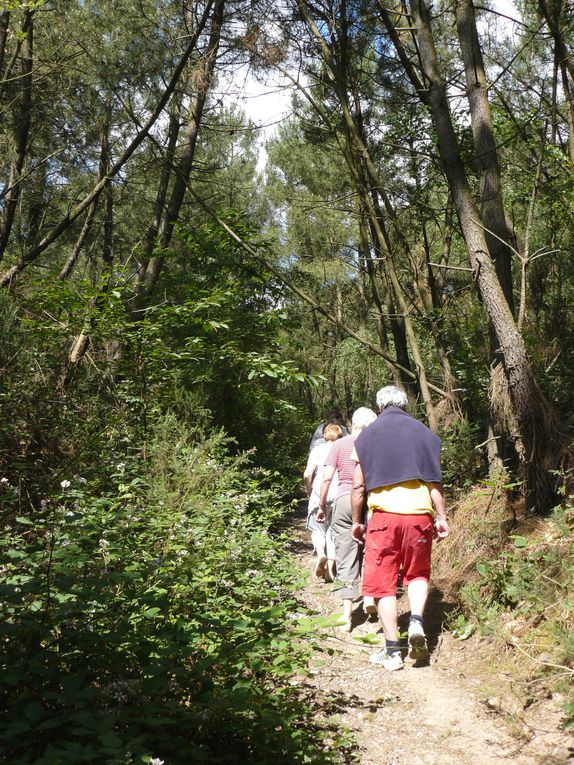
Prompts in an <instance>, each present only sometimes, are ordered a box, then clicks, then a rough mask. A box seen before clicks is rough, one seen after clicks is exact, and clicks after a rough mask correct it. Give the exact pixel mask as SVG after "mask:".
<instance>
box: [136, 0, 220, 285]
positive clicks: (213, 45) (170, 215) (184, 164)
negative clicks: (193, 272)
mask: <svg viewBox="0 0 574 765" xmlns="http://www.w3.org/2000/svg"><path fill="white" fill-rule="evenodd" d="M224 11H225V0H216V2H215V7H214V11H213V18H212V20H211V31H210V35H209V42H208V45H207V50H206V52H205V56H204V58H203V61H202V66H201V68H200V71H199V72H197V73H196V75H195V80H196V82H197V93H196V95H195V98H194V100H193V103H192V106H191V108H190V116H189V123H188V131H187V140H186V144H185V146H184V149H183V153H182V156H181V158H180V160H179V163H178V166H177V169H176V174H175V180H174V184H173V188H172V191H171V196H170V199H169V202H168V204H167V209H166V211H165V215H164V219H163V222H162V225H161V228H160V231H159V247H160V249H161V250H162V253H163V251H165V250H167V248H168V247H169V245H170V243H171V238H172V236H173V230H174V227H175V224H176V222H177V219H178V217H179V213H180V210H181V207H182V204H183V200H184V197H185V192H186V191H187V186H188V183H189V179H190V177H191V169H192V166H193V161H194V158H195V149H196V146H197V139H198V136H199V128H200V125H201V120H202V117H203V111H204V108H205V103H206V101H207V96H208V93H209V91H210V89H211V85H212V83H213V76H214V72H215V64H216V61H217V52H218V50H219V43H220V40H221V27H222V24H223V15H224ZM164 259H165V255H163V254H161V255H155V256H153V257H152V258H151V259H150V260H149V262H148V264H147V267H146V269H145V271H144V272H143V273H140V274H139V276H138V278H139V282H140V285H141V286H142V287H143V288H144V289H146V290H149V289H151V288H152V287H153V286H154V285H155V283H156V282H157V280H158V278H159V275H160V273H161V269H162V268H163V263H164Z"/></svg>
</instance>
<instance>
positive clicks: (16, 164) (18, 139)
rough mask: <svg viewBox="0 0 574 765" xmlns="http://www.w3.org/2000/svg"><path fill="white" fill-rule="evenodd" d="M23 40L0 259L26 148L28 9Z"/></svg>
mask: <svg viewBox="0 0 574 765" xmlns="http://www.w3.org/2000/svg"><path fill="white" fill-rule="evenodd" d="M25 28H26V32H25V35H26V37H25V39H24V42H23V45H22V79H21V92H20V95H19V98H18V100H17V103H16V115H15V119H14V156H13V158H12V167H11V169H10V180H9V181H8V191H7V192H6V194H5V196H4V210H3V213H2V220H1V221H0V260H2V258H3V257H4V253H5V252H6V247H7V246H8V242H9V240H10V234H11V232H12V226H13V225H14V218H15V216H16V209H17V206H18V200H19V198H20V192H21V180H22V170H23V168H24V162H25V161H26V154H27V151H28V136H29V134H30V124H31V120H32V68H33V54H34V27H33V23H32V11H27V12H26V23H25Z"/></svg>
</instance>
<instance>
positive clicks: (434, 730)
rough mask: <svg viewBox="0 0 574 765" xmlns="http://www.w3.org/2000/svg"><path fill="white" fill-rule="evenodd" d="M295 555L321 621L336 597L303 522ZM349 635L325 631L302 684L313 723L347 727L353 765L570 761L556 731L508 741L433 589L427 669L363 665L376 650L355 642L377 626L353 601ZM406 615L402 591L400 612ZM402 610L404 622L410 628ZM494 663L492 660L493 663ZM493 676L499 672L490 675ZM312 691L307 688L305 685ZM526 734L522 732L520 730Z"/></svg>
mask: <svg viewBox="0 0 574 765" xmlns="http://www.w3.org/2000/svg"><path fill="white" fill-rule="evenodd" d="M293 534H294V536H293V543H292V550H293V552H295V554H296V555H297V556H298V557H299V559H300V562H301V564H302V565H303V566H304V567H305V568H306V569H307V570H308V571H309V572H310V578H309V585H308V586H307V588H306V589H305V591H304V592H303V593H301V598H302V600H303V602H304V603H305V605H307V606H308V607H309V608H311V609H312V610H313V611H315V612H317V613H319V614H321V615H324V616H327V615H331V614H336V613H338V611H339V604H340V600H339V598H338V596H337V594H336V593H334V592H333V585H330V584H325V583H324V582H323V581H322V580H320V579H318V578H317V577H315V575H314V568H315V562H316V558H314V556H313V554H312V551H311V546H310V542H309V532H308V531H307V530H306V529H305V527H304V521H302V520H297V522H296V524H295V527H294V528H293ZM353 609H354V613H353V631H352V633H351V634H346V633H343V632H341V631H340V630H339V629H338V628H337V627H333V628H328V629H324V630H322V637H321V641H320V642H321V644H322V646H323V648H324V649H328V648H333V649H334V653H333V654H332V655H329V654H328V653H327V652H325V653H320V654H319V655H318V658H319V660H320V666H318V667H314V668H313V669H312V677H311V679H310V680H309V681H307V683H306V684H305V685H306V686H307V688H308V690H313V691H315V694H316V699H317V714H318V718H319V719H328V720H329V721H330V722H332V723H333V722H334V723H335V725H336V726H339V727H340V729H341V730H342V729H343V728H348V729H350V730H351V731H352V733H353V735H354V737H355V739H356V741H357V742H358V745H359V750H358V752H355V753H354V754H355V757H356V759H355V760H354V762H360V763H361V765H498V763H503V762H505V763H508V762H512V763H516V765H562V764H563V763H566V762H569V763H572V762H573V760H572V759H570V756H571V753H569V752H568V751H567V750H566V752H565V750H564V747H563V745H559V743H558V741H557V739H556V736H555V735H552V734H555V733H556V729H554V731H552V730H546V731H537V734H536V735H532V736H531V737H530V738H529V740H528V741H526V740H525V738H524V736H521V737H516V736H513V735H512V734H511V732H510V730H509V729H508V727H507V725H506V724H505V722H504V720H503V717H502V716H501V715H500V714H499V713H497V712H496V711H493V710H491V709H489V704H488V703H487V702H488V701H490V703H491V705H492V706H496V703H497V699H494V698H493V699H489V696H488V695H485V691H484V688H481V690H482V692H481V693H480V695H482V696H483V700H482V701H481V700H480V699H479V695H478V693H477V689H478V686H481V685H482V682H483V679H484V678H479V677H474V673H473V658H472V651H469V653H470V656H465V655H464V654H465V652H466V651H467V644H466V643H463V642H461V641H457V640H455V639H454V638H453V637H452V636H451V635H450V634H449V633H442V622H443V617H444V613H445V611H447V610H448V605H447V604H446V605H445V604H443V603H442V600H441V598H440V592H439V591H438V590H436V589H434V590H433V591H432V593H431V596H430V597H429V603H428V605H427V613H426V615H425V629H426V632H427V637H428V641H429V648H430V652H431V656H430V662H429V664H428V665H427V666H417V667H415V666H413V665H412V663H411V662H409V660H408V659H406V660H405V667H404V669H403V670H401V671H398V672H389V671H387V670H385V669H383V668H380V667H377V666H373V665H371V664H369V662H368V658H369V655H370V654H371V653H374V652H375V651H377V650H378V648H377V646H374V645H372V646H371V645H365V644H364V643H361V642H359V641H357V640H356V639H355V638H357V637H360V636H364V635H367V634H375V633H376V632H377V630H378V624H377V622H376V621H369V620H368V619H367V617H366V616H365V614H364V613H363V610H362V607H361V605H360V603H359V602H356V603H355V604H354V606H353ZM405 609H408V605H407V604H406V595H404V594H403V595H402V596H401V597H400V598H399V610H400V611H403V612H404V611H405ZM406 618H408V617H407V614H404V615H403V617H401V618H400V620H399V623H400V625H401V629H402V630H403V631H404V630H405V628H406ZM496 662H497V657H496V656H493V657H492V663H493V664H496ZM494 671H495V672H496V670H494ZM309 685H310V686H311V688H309ZM521 732H523V731H521Z"/></svg>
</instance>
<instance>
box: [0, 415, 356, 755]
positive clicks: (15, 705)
mask: <svg viewBox="0 0 574 765" xmlns="http://www.w3.org/2000/svg"><path fill="white" fill-rule="evenodd" d="M104 462H105V461H104ZM105 472H106V470H105V464H104V465H102V467H101V471H100V478H99V480H97V481H89V482H87V481H86V480H85V479H83V478H82V477H81V476H75V477H70V478H69V479H65V480H63V481H62V482H61V486H60V488H59V490H58V492H57V493H55V494H54V495H53V496H50V497H47V498H46V499H45V500H43V501H41V503H40V510H39V511H37V512H35V513H32V512H29V513H27V514H24V515H18V516H17V517H16V518H15V520H14V521H13V522H11V523H10V524H9V525H7V526H5V527H4V531H3V538H2V546H3V547H4V550H5V555H4V556H3V557H4V560H5V561H6V562H5V563H4V565H3V567H2V577H1V582H2V583H1V585H0V604H1V605H0V608H1V610H2V620H1V626H0V633H1V643H2V655H1V657H0V672H1V673H2V677H3V683H2V687H1V689H0V695H1V697H2V708H3V710H4V712H3V718H4V719H3V724H2V726H1V727H0V751H1V752H2V759H3V761H5V762H10V763H12V765H25V764H26V765H27V764H28V763H34V764H35V765H72V764H73V765H82V764H83V763H98V764H99V763H109V765H116V764H117V765H127V763H138V762H139V763H149V762H153V761H154V760H155V761H156V762H157V761H164V762H165V764H166V765H184V763H185V764H186V763H194V762H198V763H199V762H206V761H209V762H210V763H214V764H217V763H227V764H232V763H243V762H250V763H270V762H274V763H298V762H300V763H327V762H329V763H332V762H337V761H338V759H339V755H338V754H337V750H338V748H339V746H340V745H341V744H342V737H340V736H337V735H333V731H331V730H329V731H327V730H326V729H323V730H320V729H317V728H316V726H315V725H314V723H313V720H312V714H311V710H310V709H309V708H308V706H307V705H306V702H304V701H303V700H302V699H301V698H300V696H299V695H298V692H297V690H296V689H295V688H294V687H293V686H292V684H290V682H289V679H290V678H292V677H293V676H294V675H296V674H301V673H304V672H305V671H306V666H307V662H308V659H309V656H310V652H311V650H312V640H310V639H309V638H310V637H311V636H312V634H313V631H312V630H313V627H312V625H311V623H310V622H309V620H308V619H307V618H306V617H305V614H304V613H303V612H302V610H301V609H300V608H299V607H298V605H297V602H296V599H295V592H296V590H297V588H298V587H299V586H300V584H301V583H300V582H299V581H298V573H297V569H296V567H294V565H293V562H292V560H291V559H290V558H289V556H288V554H287V553H286V552H285V545H284V540H282V538H281V537H278V536H275V535H271V534H270V533H269V528H270V526H271V525H272V524H273V523H274V521H275V520H276V518H277V517H278V514H279V513H280V512H281V510H280V509H279V508H278V507H277V503H276V501H275V498H274V490H273V487H272V486H271V485H270V484H269V481H268V476H267V475H266V474H265V473H264V472H262V471H256V470H255V469H254V468H251V467H250V466H249V463H248V459H247V457H246V456H245V455H244V456H239V457H237V456H235V457H231V456H229V455H228V454H227V448H226V441H225V438H224V436H223V435H222V434H217V433H216V434H213V435H212V436H211V437H209V438H207V439H204V440H202V439H201V438H200V437H199V434H198V433H193V432H191V431H190V430H189V429H188V428H186V427H185V426H183V425H182V424H181V422H178V420H177V419H176V418H175V417H174V416H172V415H166V416H164V417H163V418H162V419H159V420H158V422H157V426H156V427H155V430H154V432H153V434H152V437H151V438H150V441H149V443H148V445H147V448H146V454H145V455H142V454H141V453H140V454H135V453H134V454H132V456H131V457H126V459H125V460H124V461H123V462H119V463H118V462H116V463H115V465H113V466H111V465H110V466H109V469H108V471H107V476H106V480H103V478H102V475H103V474H104V473H105ZM6 479H7V480H4V481H3V482H2V483H1V484H0V492H2V502H3V506H4V507H5V508H7V511H9V509H10V507H11V506H13V507H14V508H16V507H21V505H20V504H16V502H17V500H18V497H17V496H16V493H15V491H14V486H15V483H16V481H15V479H14V477H13V476H6ZM19 512H21V510H20V511H19ZM327 738H329V739H330V740H331V741H334V743H330V744H329V745H327V743H326V739H327Z"/></svg>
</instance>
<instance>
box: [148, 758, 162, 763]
mask: <svg viewBox="0 0 574 765" xmlns="http://www.w3.org/2000/svg"><path fill="white" fill-rule="evenodd" d="M149 765H164V761H163V760H160V758H159V757H150V758H149Z"/></svg>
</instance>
